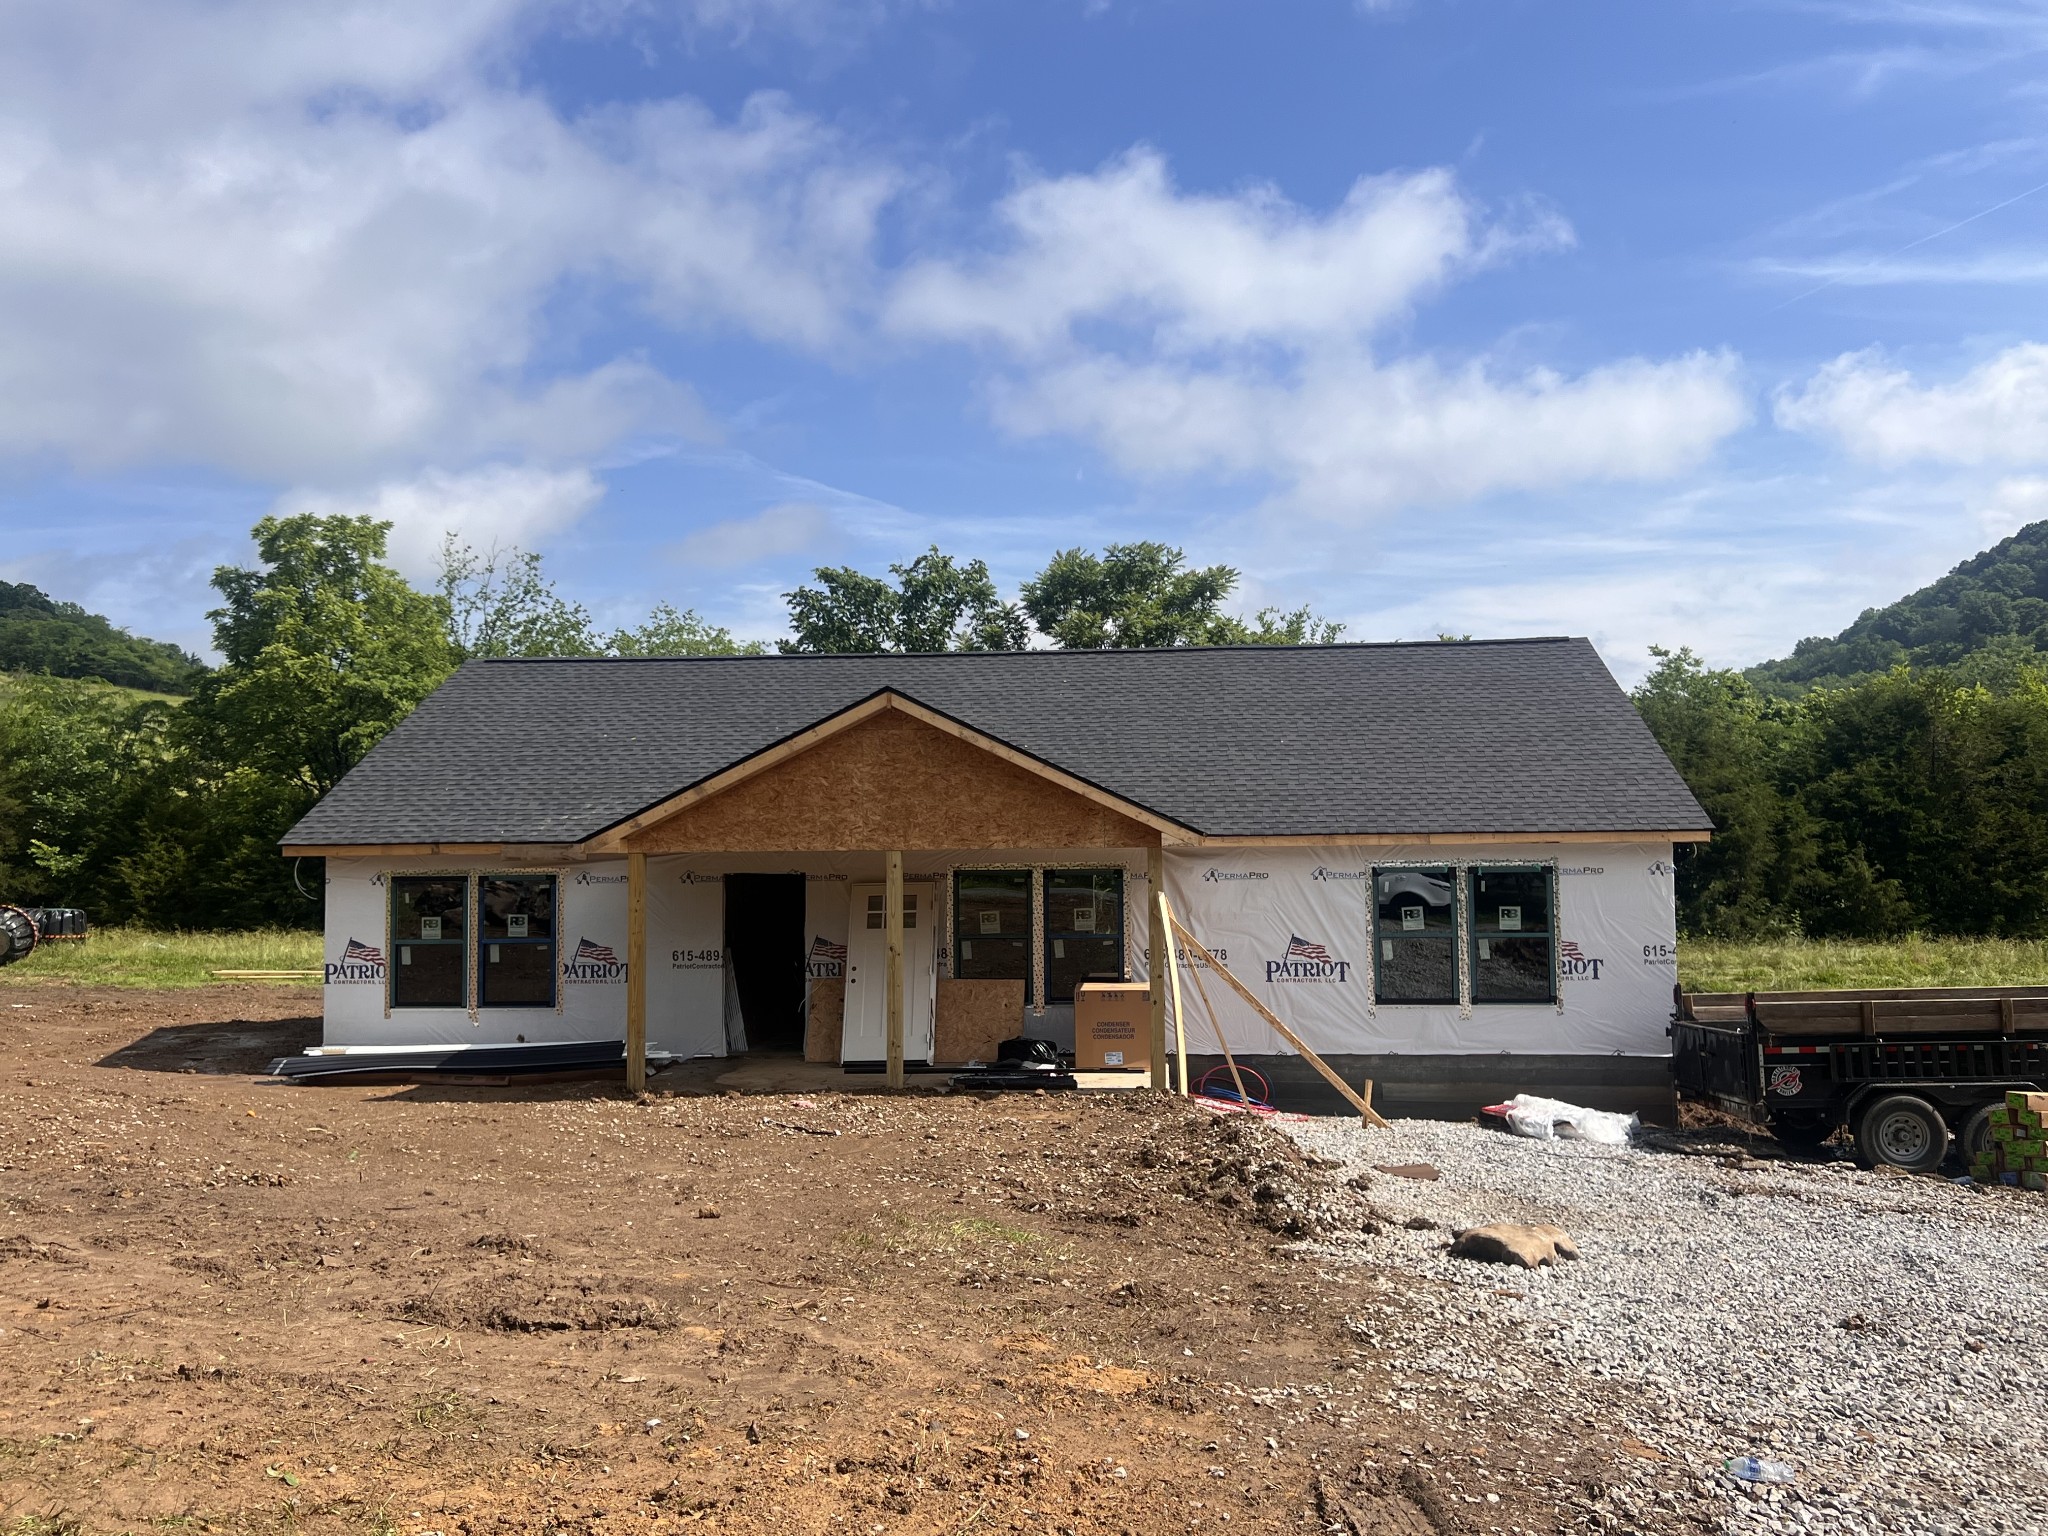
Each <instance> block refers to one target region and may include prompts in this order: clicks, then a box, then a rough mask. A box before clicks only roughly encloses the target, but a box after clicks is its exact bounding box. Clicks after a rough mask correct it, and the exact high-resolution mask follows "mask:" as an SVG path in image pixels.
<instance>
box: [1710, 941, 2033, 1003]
mask: <svg viewBox="0 0 2048 1536" xmlns="http://www.w3.org/2000/svg"><path fill="white" fill-rule="evenodd" d="M1678 976H1679V983H1680V985H1681V986H1683V987H1684V988H1685V990H1686V991H1688V992H1810V991H1820V990H1823V989H1826V988H1829V987H2024V986H2043V985H2048V940H2043V939H1945V938H1928V937H1926V936H1924V935H1921V934H1914V935H1911V936H1910V937H1907V938H1903V939H1890V940H1861V939H1757V940H1748V941H1743V942H1735V941H1731V940H1722V939H1681V940H1680V941H1679V944H1678Z"/></svg>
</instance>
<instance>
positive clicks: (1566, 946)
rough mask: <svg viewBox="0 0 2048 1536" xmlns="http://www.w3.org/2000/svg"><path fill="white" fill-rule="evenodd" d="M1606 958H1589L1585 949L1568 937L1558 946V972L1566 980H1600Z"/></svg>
mask: <svg viewBox="0 0 2048 1536" xmlns="http://www.w3.org/2000/svg"><path fill="white" fill-rule="evenodd" d="M1606 963H1607V962H1606V961H1604V960H1589V959H1587V958H1586V953H1585V951H1584V950H1582V949H1580V948H1579V946H1578V945H1577V944H1575V943H1573V942H1572V941H1571V940H1570V939H1566V940H1564V941H1563V942H1561V943H1560V944H1559V945H1558V946H1557V974H1558V975H1560V976H1562V977H1563V978H1564V979H1565V980H1566V981H1598V980H1599V979H1600V967H1601V966H1603V965H1605V964H1606Z"/></svg>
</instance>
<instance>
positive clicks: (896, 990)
mask: <svg viewBox="0 0 2048 1536" xmlns="http://www.w3.org/2000/svg"><path fill="white" fill-rule="evenodd" d="M883 881H884V883H883V887H882V913H883V917H882V926H883V930H884V932H885V933H886V934H887V935H888V940H889V969H888V980H887V982H886V984H885V985H886V988H887V990H886V991H885V992H884V993H883V1006H884V1008H885V1009H886V1010H887V1014H886V1017H887V1019H888V1029H889V1086H890V1087H891V1088H901V1087H902V1086H903V855H902V854H900V853H892V854H890V855H889V860H888V865H887V873H886V874H885V875H884V877H883Z"/></svg>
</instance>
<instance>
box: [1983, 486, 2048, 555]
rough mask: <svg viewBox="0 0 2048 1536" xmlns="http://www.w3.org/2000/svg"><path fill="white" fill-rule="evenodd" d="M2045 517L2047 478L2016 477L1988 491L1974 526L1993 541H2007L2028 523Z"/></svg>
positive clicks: (2047, 489)
mask: <svg viewBox="0 0 2048 1536" xmlns="http://www.w3.org/2000/svg"><path fill="white" fill-rule="evenodd" d="M2043 518H2048V479H2044V478H2043V477H2042V476H2040V475H2020V476H2016V477H2014V478H2012V479H2009V480H2001V481H1999V482H1998V484H1996V485H1994V486H1993V487H1992V488H1991V494H1990V495H1989V496H1988V497H1986V498H1985V501H1984V505H1983V506H1982V507H1980V508H1979V509H1978V512H1977V526H1978V527H1980V528H1982V529H1983V530H1984V534H1985V536H1986V537H1987V538H1989V539H1992V540H1994V541H1996V540H1998V539H2005V538H2010V537H2011V536H2012V535H2013V534H2015V533H2018V532H2019V531H2020V530H2021V529H2022V528H2024V527H2026V525H2027V524H2028V523H2038V522H2040V521H2041V520H2042V519H2043Z"/></svg>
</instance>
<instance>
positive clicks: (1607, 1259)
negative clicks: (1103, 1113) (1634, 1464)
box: [1286, 1120, 2048, 1536]
mask: <svg viewBox="0 0 2048 1536" xmlns="http://www.w3.org/2000/svg"><path fill="white" fill-rule="evenodd" d="M1286 1129H1287V1130H1288V1131H1289V1132H1290V1133H1291V1134H1292V1135H1293V1136H1294V1137H1295V1138H1296V1140H1297V1141H1298V1142H1299V1143H1300V1145H1301V1146H1302V1148H1303V1150H1304V1151H1306V1152H1308V1153H1310V1154H1312V1155H1314V1156H1318V1157H1322V1158H1327V1159H1330V1160H1333V1161H1335V1162H1337V1163H1339V1164H1340V1165H1341V1169H1340V1171H1339V1172H1338V1173H1337V1174H1336V1175H1335V1177H1337V1178H1339V1179H1341V1178H1342V1177H1344V1172H1345V1171H1350V1170H1368V1169H1370V1168H1372V1167H1374V1166H1376V1165H1382V1164H1389V1163H1397V1162H1401V1161H1418V1162H1420V1161H1427V1162H1429V1163H1432V1164H1434V1165H1435V1166H1436V1167H1437V1168H1438V1169H1439V1170H1440V1171H1441V1174H1442V1177H1441V1179H1440V1181H1438V1182H1435V1183H1416V1182H1410V1181H1406V1180H1380V1181H1376V1182H1375V1184H1374V1186H1373V1199H1374V1201H1375V1202H1376V1203H1377V1204H1378V1206H1379V1207H1380V1208H1381V1210H1382V1212H1383V1213H1384V1214H1385V1216H1386V1217H1387V1219H1386V1220H1384V1221H1382V1222H1379V1223H1376V1224H1375V1228H1376V1229H1375V1230H1371V1231H1364V1230H1361V1231H1354V1232H1351V1233H1346V1234H1342V1235H1337V1236H1325V1237H1324V1238H1322V1239H1321V1240H1319V1241H1317V1242H1316V1243H1315V1244H1313V1247H1314V1249H1315V1251H1316V1252H1317V1253H1319V1254H1322V1255H1324V1256H1326V1257H1329V1258H1339V1259H1350V1260H1355V1261H1359V1262H1363V1263H1368V1264H1371V1265H1374V1266H1376V1267H1380V1268H1383V1269H1396V1270H1405V1271H1407V1272H1408V1273H1410V1274H1412V1275H1415V1276H1417V1277H1418V1278H1421V1279H1424V1280H1427V1281H1432V1282H1437V1283H1440V1284H1444V1285H1448V1286H1451V1287H1454V1288H1458V1289H1459V1290H1460V1291H1461V1292H1462V1293H1464V1294H1471V1293H1472V1292H1475V1291H1477V1292H1481V1293H1483V1294H1485V1295H1486V1296H1487V1297H1488V1299H1489V1300H1490V1302H1491V1308H1492V1309H1500V1311H1499V1312H1498V1313H1497V1314H1496V1315H1501V1314H1503V1313H1504V1315H1505V1317H1506V1318H1507V1319H1508V1320H1510V1321H1512V1322H1515V1323H1518V1324H1519V1326H1520V1328H1521V1329H1522V1331H1523V1337H1524V1339H1525V1341H1526V1345H1527V1349H1528V1351H1529V1356H1530V1358H1529V1360H1528V1361H1526V1362H1524V1363H1523V1364H1522V1365H1521V1367H1520V1369H1521V1370H1522V1371H1524V1372H1526V1373H1527V1374H1528V1375H1530V1376H1531V1377H1532V1378H1534V1380H1535V1381H1536V1382H1537V1383H1538V1384H1539V1385H1538V1389H1537V1390H1536V1391H1535V1392H1534V1393H1533V1394H1532V1396H1531V1409H1532V1411H1541V1412H1546V1413H1550V1414H1554V1415H1560V1416H1573V1415H1578V1414H1583V1413H1586V1412H1588V1411H1589V1409H1590V1408H1591V1407H1592V1405H1593V1404H1595V1403H1596V1402H1597V1403H1599V1404H1604V1405H1607V1406H1608V1407H1610V1408H1613V1407H1616V1406H1617V1405H1618V1407H1619V1410H1620V1412H1621V1414H1622V1416H1623V1423H1624V1426H1625V1427H1626V1429H1627V1430H1628V1432H1629V1433H1630V1434H1631V1435H1632V1436H1633V1437H1634V1438H1635V1441H1636V1442H1637V1444H1638V1445H1639V1446H1640V1451H1639V1452H1637V1454H1640V1455H1641V1456H1642V1458H1643V1459H1644V1464H1645V1467H1646V1476H1645V1483H1646V1485H1647V1483H1648V1476H1647V1472H1648V1469H1650V1468H1651V1467H1652V1466H1654V1465H1655V1464H1657V1463H1662V1464H1663V1465H1664V1466H1665V1467H1667V1468H1668V1467H1669V1466H1670V1465H1671V1464H1672V1463H1677V1464H1680V1465H1682V1466H1684V1467H1685V1468H1686V1469H1688V1470H1689V1471H1690V1473H1691V1474H1692V1477H1691V1490H1692V1492H1691V1499H1690V1507H1689V1508H1688V1509H1686V1510H1685V1511H1684V1513H1685V1514H1687V1515H1691V1516H1693V1517H1694V1518H1696V1519H1698V1520H1700V1522H1701V1523H1702V1524H1704V1525H1705V1526H1706V1528H1708V1529H1718V1530H1721V1531H1725V1532H1739V1533H1753V1532H1766V1531H1770V1532H1784V1533H1788V1536H1792V1533H1811V1536H1820V1533H1836V1532H1841V1533H1848V1536H1911V1533H1939V1536H1964V1533H1969V1536H1976V1533H1980V1532H1983V1533H2012V1536H2031V1533H2041V1532H2048V1413H2044V1412H2043V1405H2044V1403H2048V1341H2044V1335H2043V1333H2042V1320H2043V1319H2044V1318H2048V1200H2043V1199H2042V1197H2041V1196H2039V1195H2036V1194H2030V1193H2026V1192H2022V1191H2014V1190H2002V1189H1996V1190H1986V1189H1980V1188H1971V1187H1966V1186H1960V1185H1956V1184H1951V1183H1949V1182H1947V1181H1945V1180H1939V1179H1923V1178H1912V1177H1907V1176H1902V1175H1898V1174H1896V1173H1892V1172H1889V1171H1885V1172H1865V1171H1863V1170H1860V1169H1857V1168H1855V1167H1853V1166H1851V1165H1848V1164H1845V1163H1804V1162H1769V1163H1759V1162H1756V1161H1754V1160H1752V1159H1748V1158H1742V1157H1733V1156H1727V1157H1722V1156H1714V1155H1703V1154H1710V1153H1711V1152H1712V1151H1714V1150H1716V1149H1713V1148H1711V1147H1708V1148H1694V1149H1692V1152H1691V1155H1688V1153H1687V1152H1686V1151H1679V1150H1649V1149H1646V1148H1643V1147H1628V1148H1607V1147H1595V1146H1591V1145H1588V1144H1586V1143H1583V1142H1568V1141H1557V1142H1537V1141H1528V1140H1522V1139H1520V1138H1516V1137H1511V1136H1507V1135H1504V1134H1502V1133H1500V1132H1498V1131H1493V1130H1488V1129H1482V1128H1479V1127H1477V1126H1472V1125H1452V1124H1443V1123H1438V1122H1433V1121H1415V1120H1410V1121H1397V1122H1396V1123H1395V1124H1394V1125H1393V1126H1392V1127H1391V1128H1390V1129H1386V1130H1379V1129H1366V1128H1363V1127H1360V1126H1357V1125H1355V1124H1349V1123H1345V1122H1341V1121H1336V1120H1327V1121H1307V1122H1301V1121H1295V1122H1289V1123H1287V1124H1286ZM1671 1145H1672V1146H1674V1147H1676V1146H1682V1145H1683V1143H1681V1142H1678V1141H1674V1142H1672V1143H1671ZM1500 1221H1519V1222H1539V1223H1543V1222H1554V1223H1556V1224H1557V1225H1559V1226H1562V1227H1565V1228H1567V1229H1568V1230H1569V1231H1570V1232H1571V1233H1572V1234H1573V1236H1574V1237H1575V1238H1576V1239H1577V1242H1578V1246H1579V1248H1580V1251H1581V1253H1582V1255H1583V1262H1581V1263H1578V1264H1574V1265H1569V1266H1564V1267H1561V1268H1546V1269H1542V1270H1531V1271H1526V1272H1524V1271H1516V1272H1515V1278H1514V1282H1513V1284H1514V1286H1515V1287H1516V1288H1515V1289H1513V1290H1504V1289H1502V1288H1501V1272H1500V1271H1499V1270H1498V1269H1495V1268H1490V1267H1487V1266H1482V1265H1475V1264H1471V1263H1468V1262H1464V1261H1461V1260H1457V1259H1453V1258H1452V1257H1451V1256H1450V1254H1449V1251H1448V1244H1447V1243H1446V1241H1445V1233H1444V1231H1442V1230H1437V1229H1450V1230H1458V1229H1462V1228H1467V1227H1472V1226H1478V1225H1484V1224H1486V1223H1489V1222H1500ZM1381 1326H1384V1325H1383V1324H1381ZM1416 1334H1417V1337H1416V1347H1417V1350H1418V1354H1417V1359H1416V1365H1415V1367H1414V1368H1415V1370H1416V1371H1417V1373H1418V1374H1421V1373H1423V1372H1426V1371H1430V1370H1436V1371H1464V1370H1468V1369H1470V1368H1472V1367H1473V1366H1475V1365H1477V1364H1480V1363H1481V1362H1477V1361H1465V1360H1460V1359H1458V1358H1456V1355H1457V1345H1456V1341H1455V1338H1447V1337H1446V1335H1445V1332H1444V1331H1443V1330H1441V1329H1436V1328H1431V1327H1427V1326H1421V1325H1418V1328H1417V1330H1416ZM1495 1363H1496V1364H1498V1362H1495ZM1539 1404H1540V1405H1541V1406H1540V1408H1539V1407H1538V1405H1539ZM1630 1449H1631V1450H1632V1451H1635V1449H1636V1447H1635V1446H1631V1447H1630ZM1749 1454H1755V1455H1758V1456H1763V1457H1766V1458H1769V1459H1771V1460H1776V1461H1783V1462H1788V1463H1790V1464H1791V1465H1792V1466H1793V1467H1795V1468H1796V1469H1797V1481H1796V1482H1795V1483H1793V1484H1792V1485H1790V1486H1787V1487H1776V1488H1771V1487H1755V1486H1750V1485H1742V1484H1738V1483H1737V1482H1736V1481H1735V1480H1734V1479H1733V1478H1731V1477H1730V1476H1729V1475H1728V1474H1727V1473H1726V1472H1725V1471H1724V1470H1722V1466H1723V1463H1724V1462H1725V1461H1726V1460H1727V1459H1728V1458H1730V1457H1735V1456H1743V1455H1749ZM1638 1497H1640V1494H1639V1495H1638ZM1663 1497H1666V1498H1668V1497H1669V1495H1668V1493H1667V1494H1665V1495H1663ZM1633 1508H1634V1505H1632V1503H1631V1494H1630V1491H1629V1490H1628V1489H1626V1488H1617V1489H1614V1490H1609V1491H1607V1492H1606V1493H1604V1494H1603V1496H1602V1497H1601V1498H1600V1499H1598V1500H1597V1501H1595V1502H1594V1503H1593V1505H1592V1506H1590V1507H1589V1509H1588V1512H1587V1513H1588V1518H1589V1521H1590V1523H1592V1524H1594V1525H1597V1526H1601V1527H1603V1528H1607V1529H1616V1530H1625V1529H1629V1528H1631V1527H1632V1525H1633V1524H1634V1519H1633V1517H1632V1514H1631V1510H1632V1509H1633ZM1673 1512H1674V1513H1676V1511H1673Z"/></svg>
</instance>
